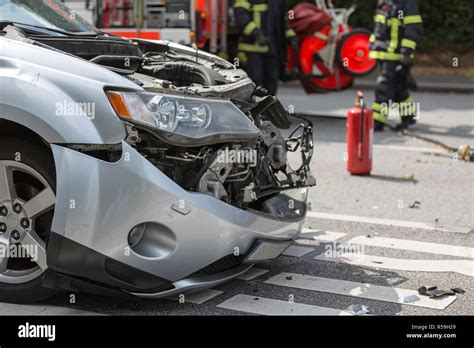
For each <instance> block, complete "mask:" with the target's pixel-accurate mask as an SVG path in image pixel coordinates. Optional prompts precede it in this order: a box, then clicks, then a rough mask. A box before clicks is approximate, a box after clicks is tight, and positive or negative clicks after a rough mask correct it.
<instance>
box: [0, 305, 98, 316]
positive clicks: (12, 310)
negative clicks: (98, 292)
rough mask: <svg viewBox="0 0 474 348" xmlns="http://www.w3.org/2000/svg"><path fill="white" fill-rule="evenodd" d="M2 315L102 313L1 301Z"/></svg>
mask: <svg viewBox="0 0 474 348" xmlns="http://www.w3.org/2000/svg"><path fill="white" fill-rule="evenodd" d="M0 315H26V316H53V315H64V316H101V315H102V314H100V313H95V312H88V311H82V310H78V309H74V308H67V307H57V306H49V305H47V306H45V305H19V304H12V303H0Z"/></svg>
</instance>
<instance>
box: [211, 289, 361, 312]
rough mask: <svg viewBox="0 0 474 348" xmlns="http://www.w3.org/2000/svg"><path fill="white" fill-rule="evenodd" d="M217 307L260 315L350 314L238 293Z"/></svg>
mask: <svg viewBox="0 0 474 348" xmlns="http://www.w3.org/2000/svg"><path fill="white" fill-rule="evenodd" d="M217 307H218V308H223V309H230V310H234V311H239V312H245V313H253V314H260V315H295V316H297V315H327V316H329V315H330V316H336V315H352V314H351V313H349V312H346V311H343V310H339V309H333V308H326V307H319V306H313V305H308V304H304V303H292V302H289V301H281V300H274V299H269V298H265V297H256V296H248V295H243V294H239V295H236V296H234V297H232V298H230V299H228V300H227V301H224V302H223V303H221V304H220V305H218V306H217Z"/></svg>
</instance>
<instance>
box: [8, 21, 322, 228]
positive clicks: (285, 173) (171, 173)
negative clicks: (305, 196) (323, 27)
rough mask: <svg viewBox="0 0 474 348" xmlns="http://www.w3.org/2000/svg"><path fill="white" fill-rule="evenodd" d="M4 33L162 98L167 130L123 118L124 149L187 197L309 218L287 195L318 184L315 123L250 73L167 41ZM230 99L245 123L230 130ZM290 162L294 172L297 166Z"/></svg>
mask: <svg viewBox="0 0 474 348" xmlns="http://www.w3.org/2000/svg"><path fill="white" fill-rule="evenodd" d="M3 31H4V32H5V33H6V34H5V36H7V37H10V38H15V39H18V40H24V41H26V40H28V41H29V42H30V43H33V44H36V45H40V46H43V47H45V48H48V49H54V50H59V51H62V52H65V53H66V54H70V55H74V56H77V57H80V58H82V59H85V60H88V61H90V62H92V63H95V64H98V65H101V66H103V67H104V68H107V69H109V70H112V71H114V72H116V73H117V74H120V75H122V76H124V77H126V78H128V79H130V80H131V81H133V82H134V83H136V84H137V86H140V87H142V88H143V89H144V90H145V91H146V92H148V93H150V94H151V93H154V94H155V95H156V94H159V95H160V98H159V99H156V97H155V98H152V97H151V96H148V95H144V96H143V98H144V100H146V102H147V105H153V107H154V108H155V110H156V114H158V116H159V117H158V118H157V119H156V120H155V122H157V123H160V122H161V124H160V125H159V126H160V129H157V127H152V126H149V125H148V124H147V123H146V122H145V123H144V122H136V119H133V118H126V117H125V118H123V121H124V125H125V128H126V130H127V134H128V135H127V139H126V141H127V143H129V144H130V145H132V146H133V147H134V148H135V149H137V151H139V152H140V153H141V154H142V155H143V156H144V157H146V158H147V159H148V160H149V161H150V162H151V163H152V164H153V165H155V166H156V167H157V168H159V169H160V170H161V171H162V172H163V173H165V174H166V175H167V176H168V177H169V178H171V179H172V180H173V181H174V182H176V183H177V184H179V185H180V186H181V187H183V188H184V189H185V190H187V191H191V192H197V193H203V194H207V195H210V196H213V197H215V198H216V199H219V200H222V201H224V202H226V203H228V204H231V205H233V206H235V207H238V208H240V209H252V210H256V211H260V212H263V213H268V214H271V215H273V216H274V217H278V218H281V219H292V218H297V217H298V216H300V215H301V214H304V213H305V212H306V206H305V204H304V203H301V206H299V207H294V206H292V205H291V204H290V201H291V202H292V200H291V198H290V197H289V196H286V195H285V191H287V190H290V189H297V188H305V187H310V186H314V185H316V181H315V179H314V177H313V176H312V174H311V171H310V161H311V159H312V156H313V129H312V124H311V122H309V121H308V120H306V119H304V118H302V117H299V116H297V115H289V114H288V112H287V111H286V110H285V109H284V107H283V106H282V104H281V103H280V101H279V100H278V99H277V98H275V97H273V96H270V95H268V93H267V92H266V91H265V90H264V89H263V88H261V87H258V86H256V85H255V84H254V83H253V82H252V81H251V80H250V79H249V78H248V77H247V74H246V73H245V72H244V71H243V70H241V69H238V68H236V67H235V66H234V65H232V64H231V63H229V62H227V61H225V60H223V59H221V58H219V57H216V56H214V55H211V54H207V53H205V52H202V51H198V50H197V49H193V48H188V47H185V46H181V45H177V44H174V43H171V42H166V41H157V42H151V41H145V40H125V39H122V38H119V37H115V36H109V35H106V34H103V35H99V36H95V37H87V36H72V37H71V36H61V35H59V36H52V35H41V34H38V33H36V32H28V31H27V30H20V29H18V28H17V27H14V26H6V27H4V28H3ZM111 92H112V93H114V91H111ZM126 97H127V96H126V95H125V98H126ZM183 98H185V99H183ZM203 99H204V102H203ZM224 100H225V101H226V102H227V103H228V104H230V103H231V104H232V108H234V109H235V110H234V111H233V113H235V114H236V115H237V113H239V114H241V113H243V114H244V115H245V116H246V118H247V120H243V121H238V122H240V123H238V125H237V126H235V127H234V125H232V126H230V125H229V126H228V127H227V125H226V124H227V123H229V124H230V123H232V122H237V121H235V120H237V117H236V118H235V119H234V118H233V117H234V116H233V113H228V112H227V111H226V110H230V108H229V105H228V104H226V108H224V105H223V104H222V101H224ZM144 117H145V116H144ZM226 117H227V120H226ZM244 121H245V122H244ZM215 122H216V124H217V125H216V124H214V123H215ZM246 122H247V123H248V124H246ZM181 124H183V125H186V127H188V128H187V129H188V130H187V131H186V132H180V131H179V129H180V125H181ZM236 129H241V130H242V131H238V130H236ZM189 130H191V131H189ZM244 130H245V131H244ZM190 132H192V133H193V134H192V135H193V137H190V136H189V134H190ZM83 150H84V151H86V150H87V149H83ZM291 158H293V159H295V158H296V160H295V161H294V162H297V164H296V165H295V164H290V162H291V161H290V159H291Z"/></svg>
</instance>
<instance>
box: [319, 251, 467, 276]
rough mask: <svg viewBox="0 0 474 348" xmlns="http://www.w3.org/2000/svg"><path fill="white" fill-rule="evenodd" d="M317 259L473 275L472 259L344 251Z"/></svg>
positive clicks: (363, 265) (366, 265)
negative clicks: (420, 258) (401, 256)
mask: <svg viewBox="0 0 474 348" xmlns="http://www.w3.org/2000/svg"><path fill="white" fill-rule="evenodd" d="M314 259H315V260H319V261H328V262H340V263H347V264H349V265H353V266H359V267H371V268H379V269H389V270H395V271H409V272H441V273H459V274H464V275H467V276H470V277H474V261H471V260H408V259H393V258H389V257H382V256H373V255H363V256H360V255H354V254H350V253H345V254H342V255H340V257H336V258H333V257H327V256H326V254H325V253H322V254H321V255H318V256H316V257H315V258H314Z"/></svg>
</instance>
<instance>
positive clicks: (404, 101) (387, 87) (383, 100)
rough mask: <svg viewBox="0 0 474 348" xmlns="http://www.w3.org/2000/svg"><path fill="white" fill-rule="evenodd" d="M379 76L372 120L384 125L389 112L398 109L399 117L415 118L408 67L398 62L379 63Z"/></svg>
mask: <svg viewBox="0 0 474 348" xmlns="http://www.w3.org/2000/svg"><path fill="white" fill-rule="evenodd" d="M379 67H380V76H379V78H378V80H377V88H376V90H375V103H374V104H373V105H372V110H373V114H374V119H375V120H377V121H379V122H382V123H386V122H387V120H388V116H389V114H390V110H393V109H395V108H397V109H398V112H399V114H400V116H401V117H402V118H403V117H409V116H413V117H414V116H416V109H415V104H414V102H413V98H412V97H411V96H410V91H409V88H408V74H409V67H407V66H404V65H402V64H401V63H400V62H399V61H388V60H381V61H379Z"/></svg>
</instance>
